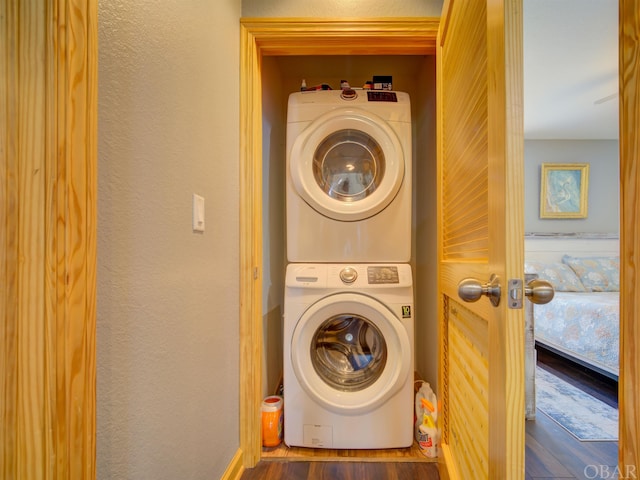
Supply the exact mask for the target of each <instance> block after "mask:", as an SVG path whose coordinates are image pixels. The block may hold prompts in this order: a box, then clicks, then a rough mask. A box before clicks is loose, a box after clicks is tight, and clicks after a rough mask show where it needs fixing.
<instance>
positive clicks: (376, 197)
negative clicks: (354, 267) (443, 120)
mask: <svg viewBox="0 0 640 480" xmlns="http://www.w3.org/2000/svg"><path fill="white" fill-rule="evenodd" d="M350 92H351V93H349V94H347V95H345V92H343V91H341V90H321V91H311V92H296V93H292V94H291V95H290V96H289V103H288V110H287V145H286V149H287V153H286V157H287V168H286V171H287V179H286V212H287V213H286V217H287V258H288V260H289V262H303V263H305V262H306V263H309V262H335V263H339V262H353V263H367V262H395V263H404V262H408V261H409V259H410V256H411V164H412V160H411V155H412V153H411V151H412V150H411V105H410V100H409V95H408V94H407V93H404V92H394V91H378V90H373V91H372V90H353V91H350Z"/></svg>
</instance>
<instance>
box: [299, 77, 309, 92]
mask: <svg viewBox="0 0 640 480" xmlns="http://www.w3.org/2000/svg"><path fill="white" fill-rule="evenodd" d="M306 89H307V81H306V80H305V79H304V78H303V79H302V83H301V84H300V91H301V92H304V91H305V90H306Z"/></svg>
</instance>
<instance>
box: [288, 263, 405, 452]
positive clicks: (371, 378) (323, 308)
mask: <svg viewBox="0 0 640 480" xmlns="http://www.w3.org/2000/svg"><path fill="white" fill-rule="evenodd" d="M285 285H286V286H285V299H284V361H283V363H284V374H283V385H284V391H283V392H284V409H285V413H284V417H285V427H284V441H285V443H286V444H287V445H289V446H300V447H310V448H334V449H370V448H404V447H408V446H410V445H411V444H412V442H413V411H414V402H413V371H414V347H413V342H414V333H413V332H414V320H413V287H412V279H411V267H410V266H409V265H407V264H400V265H396V264H359V265H356V264H349V265H344V264H342V265H336V264H289V266H288V267H287V273H286V280H285Z"/></svg>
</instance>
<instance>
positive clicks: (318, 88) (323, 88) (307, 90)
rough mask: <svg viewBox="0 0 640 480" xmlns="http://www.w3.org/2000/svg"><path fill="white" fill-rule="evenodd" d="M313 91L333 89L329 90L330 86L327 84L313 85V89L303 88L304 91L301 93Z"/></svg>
mask: <svg viewBox="0 0 640 480" xmlns="http://www.w3.org/2000/svg"><path fill="white" fill-rule="evenodd" d="M305 83H306V82H305ZM301 90H302V89H301ZM315 90H333V88H331V85H329V84H328V83H321V84H320V85H314V86H313V87H305V89H304V90H302V91H304V92H313V91H315Z"/></svg>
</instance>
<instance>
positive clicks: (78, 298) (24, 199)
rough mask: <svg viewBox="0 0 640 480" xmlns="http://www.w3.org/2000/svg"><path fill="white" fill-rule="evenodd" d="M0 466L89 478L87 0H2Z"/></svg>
mask: <svg viewBox="0 0 640 480" xmlns="http://www.w3.org/2000/svg"><path fill="white" fill-rule="evenodd" d="M0 39H1V40H2V41H0V45H2V55H0V71H2V75H0V95H2V97H1V98H2V101H1V102H0V104H1V105H2V109H1V110H0V118H1V119H2V121H0V125H2V126H1V127H0V128H1V130H0V152H2V157H1V158H0V185H1V186H0V203H2V205H3V208H2V210H1V211H0V212H1V213H0V244H1V245H2V247H1V253H0V276H1V277H0V284H2V285H3V288H2V292H1V293H0V315H1V317H2V318H1V323H0V325H1V326H0V351H1V352H2V353H1V354H0V375H1V377H0V417H1V418H2V419H3V421H2V422H0V476H2V477H3V478H32V479H43V478H61V479H72V478H73V479H89V480H91V479H93V478H95V446H96V422H95V413H96V407H95V405H96V403H95V398H96V389H95V380H96V361H95V358H96V357H95V322H96V221H97V218H96V194H97V175H96V169H97V107H98V102H97V76H98V70H97V57H98V46H97V39H98V18H97V1H96V0H29V1H20V0H7V1H6V2H3V4H2V6H1V7H0Z"/></svg>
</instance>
